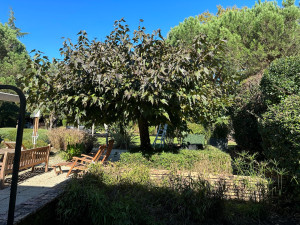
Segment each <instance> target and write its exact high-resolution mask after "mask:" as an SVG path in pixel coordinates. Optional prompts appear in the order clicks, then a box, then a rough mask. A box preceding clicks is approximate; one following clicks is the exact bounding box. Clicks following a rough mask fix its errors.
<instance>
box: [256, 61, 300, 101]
mask: <svg viewBox="0 0 300 225" xmlns="http://www.w3.org/2000/svg"><path fill="white" fill-rule="evenodd" d="M260 86H261V90H262V93H263V96H264V99H265V102H266V104H267V105H272V104H278V103H279V102H280V101H282V100H284V99H285V98H286V97H287V96H289V95H293V94H300V56H297V57H286V58H280V59H277V60H275V61H273V62H272V63H271V65H270V67H269V68H268V69H267V70H266V71H265V72H264V75H263V77H262V80H261V83H260Z"/></svg>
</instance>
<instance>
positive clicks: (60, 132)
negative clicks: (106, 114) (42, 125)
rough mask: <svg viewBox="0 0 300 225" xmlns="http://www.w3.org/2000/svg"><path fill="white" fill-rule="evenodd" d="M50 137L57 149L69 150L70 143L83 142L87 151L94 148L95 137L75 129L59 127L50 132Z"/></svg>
mask: <svg viewBox="0 0 300 225" xmlns="http://www.w3.org/2000/svg"><path fill="white" fill-rule="evenodd" d="M48 137H49V140H50V143H51V144H52V146H53V147H54V148H56V149H61V150H63V151H67V147H68V145H70V146H72V145H76V144H81V143H82V144H83V145H84V148H85V152H86V153H89V152H90V151H92V149H93V144H94V142H95V138H94V137H92V136H91V135H89V134H87V133H85V132H83V131H78V130H75V129H66V128H64V127H59V128H56V129H52V130H51V131H49V132H48Z"/></svg>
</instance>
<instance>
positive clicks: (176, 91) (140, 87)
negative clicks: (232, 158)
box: [23, 20, 233, 150]
mask: <svg viewBox="0 0 300 225" xmlns="http://www.w3.org/2000/svg"><path fill="white" fill-rule="evenodd" d="M123 22H124V20H121V21H118V22H116V23H115V29H114V30H113V31H112V32H111V34H110V35H109V36H107V38H106V40H105V41H104V42H98V41H95V40H93V41H89V40H88V38H87V35H86V33H85V32H80V33H79V37H78V43H76V44H73V43H71V42H65V43H64V47H63V48H62V49H61V53H62V55H63V56H64V59H63V60H62V61H61V62H58V63H57V68H58V71H57V72H56V73H54V74H53V77H51V78H50V77H49V76H48V75H47V71H48V70H49V67H50V64H51V63H50V62H49V61H47V60H46V61H45V63H41V62H42V60H43V58H42V57H41V56H40V55H39V54H37V55H36V57H35V59H34V61H33V64H32V66H33V67H34V68H35V70H36V71H35V72H37V73H35V72H34V73H31V74H30V76H28V77H24V78H23V85H24V87H25V88H24V91H25V92H26V93H27V96H28V100H29V101H32V99H33V98H32V96H35V98H39V102H40V103H41V104H47V103H49V102H48V101H44V100H43V97H41V96H40V97H38V90H37V89H32V88H31V87H32V86H39V87H42V88H44V89H45V94H46V95H47V96H48V98H50V99H51V101H52V102H54V104H56V105H57V107H58V108H59V110H60V111H61V112H62V113H64V114H65V115H66V116H68V117H69V118H72V119H73V120H77V119H80V121H86V122H90V123H91V122H95V121H97V122H98V123H103V122H105V123H111V122H114V121H120V120H121V121H137V122H138V126H139V132H140V140H141V148H142V149H143V150H146V149H148V148H150V139H149V131H148V126H149V125H150V124H151V125H157V124H159V123H169V124H170V125H174V126H177V125H178V124H181V123H182V122H183V120H184V118H185V117H187V116H191V114H192V115H193V116H195V117H197V118H203V119H211V118H213V117H214V116H215V115H216V114H217V113H216V109H217V108H222V107H223V108H224V107H225V106H226V104H227V95H228V92H229V90H230V89H231V87H232V82H233V79H232V77H231V76H229V77H226V76H221V75H220V60H219V59H218V58H217V57H214V56H215V54H216V53H218V52H219V51H220V44H214V45H210V44H209V43H208V42H207V41H206V39H205V37H199V38H198V39H196V40H195V41H194V43H193V44H192V46H191V48H186V47H185V48H181V47H180V46H172V45H170V44H168V43H166V42H165V41H164V40H163V38H162V36H161V35H160V31H156V32H154V33H153V34H147V33H145V28H144V27H141V26H139V27H138V30H136V31H134V32H133V37H132V38H130V35H129V33H130V30H129V28H128V26H127V25H123ZM47 90H48V91H47Z"/></svg>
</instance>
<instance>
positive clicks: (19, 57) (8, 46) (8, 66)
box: [0, 10, 29, 85]
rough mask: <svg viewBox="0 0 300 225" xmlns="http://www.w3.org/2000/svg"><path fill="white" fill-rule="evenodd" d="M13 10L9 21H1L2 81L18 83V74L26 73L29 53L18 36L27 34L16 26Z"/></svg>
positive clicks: (0, 55) (0, 57)
mask: <svg viewBox="0 0 300 225" xmlns="http://www.w3.org/2000/svg"><path fill="white" fill-rule="evenodd" d="M14 21H15V17H14V13H13V11H12V10H11V14H10V18H9V21H8V23H5V24H2V23H0V83H1V84H11V85H16V78H17V75H18V74H20V73H23V74H25V73H26V68H27V66H26V63H27V60H28V59H29V55H28V53H27V51H26V48H25V46H24V44H22V43H21V42H20V41H19V40H18V37H19V36H22V35H25V34H26V33H22V32H21V31H20V29H19V28H17V27H16V26H15V23H14Z"/></svg>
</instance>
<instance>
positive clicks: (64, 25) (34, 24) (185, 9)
mask: <svg viewBox="0 0 300 225" xmlns="http://www.w3.org/2000/svg"><path fill="white" fill-rule="evenodd" d="M280 2H281V1H280ZM254 4H255V0H243V1H239V0H209V1H208V0H198V1H197V0H195V1H189V0H185V1H176V0H173V1H163V0H161V1H157V0H152V1H125V0H123V1H121V0H118V1H117V0H114V1H109V0H107V1H101V0H98V1H96V0H85V1H83V0H39V1H37V0H26V1H25V0H1V1H0V22H1V23H5V22H7V20H8V17H9V9H10V7H11V8H12V9H13V10H14V12H15V17H16V26H17V27H19V28H21V30H22V31H23V32H28V33H29V34H28V35H27V36H25V37H23V38H21V39H20V40H21V41H22V42H23V43H24V44H25V45H26V47H27V50H28V51H31V50H32V49H37V50H40V51H42V52H44V53H45V55H47V56H49V57H50V58H52V57H60V55H59V48H60V47H62V42H63V39H62V37H65V38H71V40H72V41H73V42H75V41H76V34H77V33H78V32H79V31H80V30H86V31H87V33H88V36H89V38H90V39H93V38H97V39H98V40H104V39H105V36H106V35H108V34H109V33H110V32H111V31H112V30H113V24H114V21H115V20H118V19H121V18H122V17H124V18H125V20H126V21H127V24H128V25H129V27H130V29H131V30H135V29H137V26H138V24H139V19H143V20H144V23H143V25H144V26H145V27H146V28H147V31H148V32H149V33H152V31H153V30H156V29H158V28H160V29H161V30H162V35H163V36H164V37H166V36H167V33H168V31H169V30H170V29H171V28H172V27H174V26H176V25H178V24H179V22H182V21H183V20H184V19H185V18H186V17H189V16H195V15H198V14H201V13H202V12H204V11H206V10H209V11H210V12H213V13H216V11H217V8H216V6H217V5H222V6H223V7H227V6H234V5H236V6H237V7H242V6H248V7H252V6H253V5H254Z"/></svg>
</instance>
